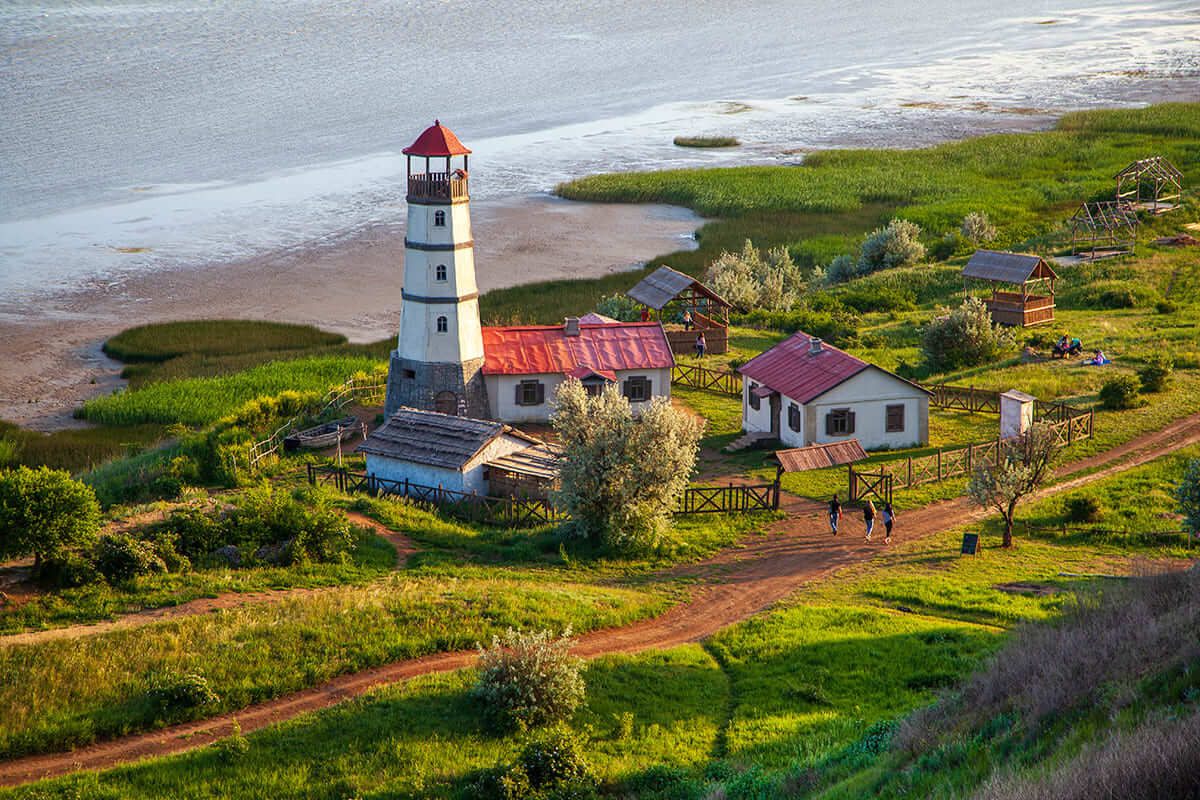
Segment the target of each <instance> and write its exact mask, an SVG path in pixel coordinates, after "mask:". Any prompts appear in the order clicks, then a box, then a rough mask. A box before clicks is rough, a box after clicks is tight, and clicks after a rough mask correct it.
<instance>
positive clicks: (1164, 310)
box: [1154, 300, 1179, 314]
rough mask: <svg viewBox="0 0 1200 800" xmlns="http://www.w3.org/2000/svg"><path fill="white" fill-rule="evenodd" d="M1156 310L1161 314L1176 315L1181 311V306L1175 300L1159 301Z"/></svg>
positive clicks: (1155, 306) (1155, 305)
mask: <svg viewBox="0 0 1200 800" xmlns="http://www.w3.org/2000/svg"><path fill="white" fill-rule="evenodd" d="M1154 310H1155V311H1157V312H1158V313H1159V314H1174V313H1175V312H1176V311H1178V310H1179V304H1178V303H1176V302H1175V301H1174V300H1159V301H1158V302H1157V303H1155V304H1154Z"/></svg>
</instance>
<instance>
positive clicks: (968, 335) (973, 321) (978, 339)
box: [921, 297, 1017, 372]
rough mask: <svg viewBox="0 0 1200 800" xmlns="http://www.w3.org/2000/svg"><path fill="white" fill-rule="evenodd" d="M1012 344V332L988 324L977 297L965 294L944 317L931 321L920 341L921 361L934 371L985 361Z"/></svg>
mask: <svg viewBox="0 0 1200 800" xmlns="http://www.w3.org/2000/svg"><path fill="white" fill-rule="evenodd" d="M1016 346H1017V340H1016V337H1015V336H1014V335H1013V333H1012V332H1011V331H1009V330H1008V329H1007V328H1004V327H1002V326H1000V325H995V324H993V323H992V317H991V315H990V314H989V313H988V310H987V306H985V305H984V304H983V302H982V301H981V300H980V299H979V298H978V297H968V298H967V299H965V300H963V302H962V305H960V306H959V307H958V308H956V309H954V310H953V311H951V312H950V313H949V314H947V315H946V316H944V317H941V318H939V319H935V320H931V321H930V322H929V324H928V325H927V326H926V327H925V332H924V334H923V335H922V340H921V352H922V354H923V355H924V357H925V363H926V364H928V366H929V368H930V369H931V370H933V371H935V372H937V371H944V370H948V369H957V368H959V367H970V366H975V365H976V364H986V363H987V362H989V361H994V360H996V359H997V358H999V357H1000V356H1001V355H1003V354H1004V353H1005V352H1008V351H1010V350H1012V349H1014V348H1015V347H1016Z"/></svg>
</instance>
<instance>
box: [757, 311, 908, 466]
mask: <svg viewBox="0 0 1200 800" xmlns="http://www.w3.org/2000/svg"><path fill="white" fill-rule="evenodd" d="M738 373H739V374H740V375H741V376H742V427H743V428H744V429H745V430H746V432H747V433H765V434H770V435H771V436H774V437H775V438H777V439H779V441H781V442H782V443H783V444H785V445H787V446H789V447H807V446H809V445H812V444H827V443H830V442H838V441H846V440H849V439H858V440H859V442H860V443H861V444H862V446H863V447H864V448H866V449H868V450H875V449H881V448H892V449H895V448H904V447H916V446H918V445H923V444H928V443H929V395H930V392H929V390H927V389H925V388H924V387H922V386H918V385H917V384H915V383H913V382H911V381H907V380H905V379H904V378H901V377H900V376H899V375H896V374H894V373H892V372H889V371H887V370H886V369H883V368H882V367H879V366H876V365H875V364H870V363H868V362H866V361H863V360H862V359H859V358H855V357H854V356H852V355H850V354H849V353H845V352H843V351H841V350H839V349H837V348H836V347H833V346H831V345H829V344H828V343H826V342H823V341H821V340H820V339H819V338H817V337H815V336H809V335H808V334H807V333H804V332H802V331H798V332H797V333H795V334H793V335H792V336H789V337H788V338H787V339H784V340H783V341H782V342H780V343H779V344H777V345H775V346H774V347H772V348H771V349H770V350H767V351H766V352H763V353H760V354H759V355H757V356H755V357H754V358H752V359H751V360H750V361H747V362H746V363H745V364H743V365H742V366H741V368H739V369H738Z"/></svg>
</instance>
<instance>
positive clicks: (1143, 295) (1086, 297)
mask: <svg viewBox="0 0 1200 800" xmlns="http://www.w3.org/2000/svg"><path fill="white" fill-rule="evenodd" d="M1157 300H1158V293H1157V292H1156V291H1154V289H1152V288H1150V287H1149V286H1146V285H1144V284H1142V283H1138V282H1136V281H1123V280H1110V281H1100V282H1097V283H1089V284H1085V285H1081V286H1076V287H1075V288H1074V289H1072V290H1071V291H1070V292H1069V293H1068V295H1067V297H1066V302H1067V303H1069V304H1070V305H1074V306H1080V307H1083V308H1144V307H1148V306H1151V305H1153V304H1154V303H1156V302H1157Z"/></svg>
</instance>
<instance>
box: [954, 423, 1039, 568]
mask: <svg viewBox="0 0 1200 800" xmlns="http://www.w3.org/2000/svg"><path fill="white" fill-rule="evenodd" d="M1057 455H1058V435H1057V434H1056V433H1055V432H1054V429H1053V428H1052V427H1051V426H1050V425H1048V424H1046V423H1040V422H1039V423H1035V424H1034V425H1033V427H1031V428H1030V429H1029V430H1027V431H1025V433H1023V434H1021V435H1020V436H1016V437H1014V438H1012V439H1009V440H1008V441H1007V442H1004V443H1003V445H1001V448H1000V458H999V463H997V464H994V465H991V464H980V465H979V466H977V467H976V468H975V474H973V475H972V476H971V481H970V483H968V484H967V497H969V498H970V499H971V501H972V502H974V503H975V504H976V505H978V506H982V507H984V508H995V509H996V510H997V511H999V512H1000V516H1001V517H1003V518H1004V546H1005V547H1012V529H1013V517H1014V514H1015V513H1016V510H1017V504H1018V503H1020V502H1021V499H1022V498H1024V497H1025V496H1026V495H1028V494H1030V493H1031V492H1033V491H1034V490H1035V489H1037V487H1039V486H1041V484H1042V482H1043V481H1045V480H1046V478H1047V477H1048V476H1049V474H1050V468H1051V467H1052V466H1053V465H1054V459H1055V457H1056V456H1057Z"/></svg>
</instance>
